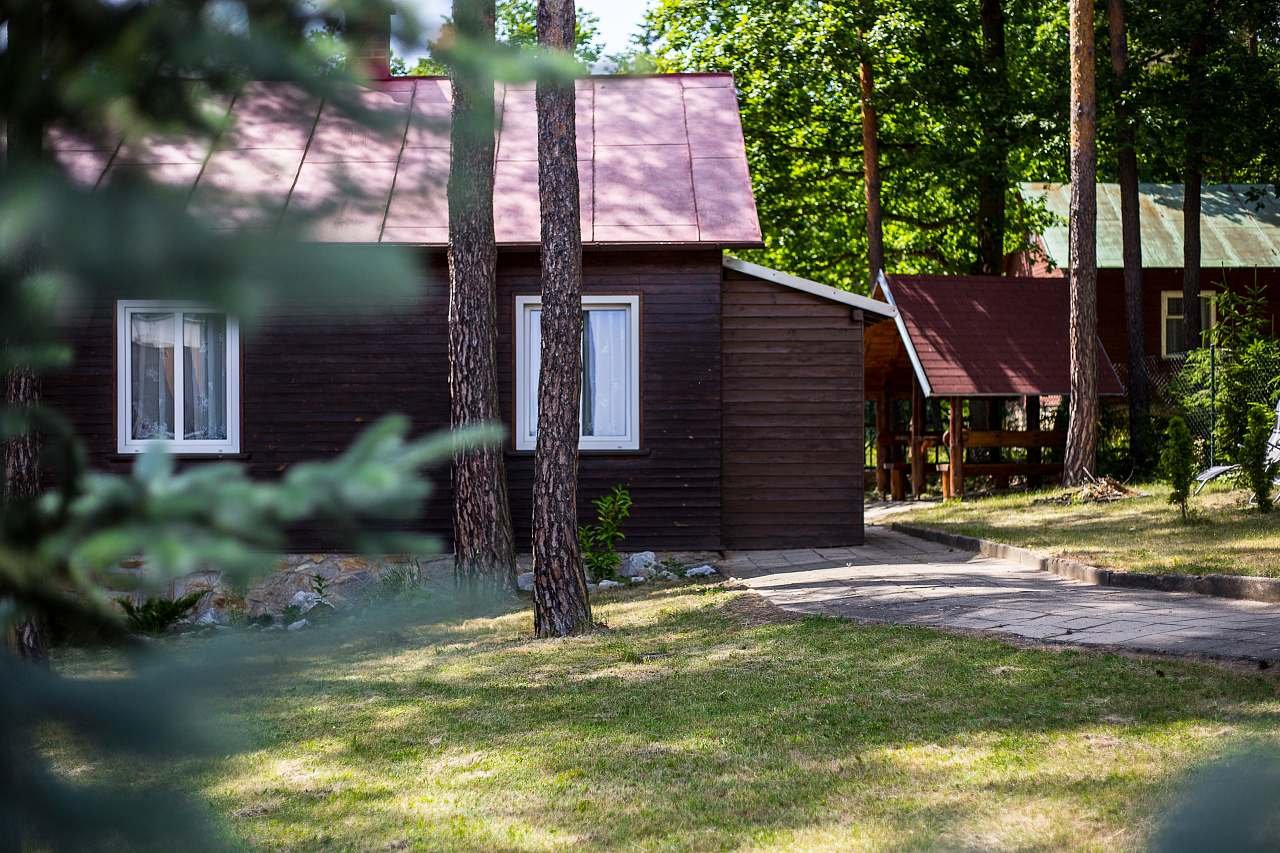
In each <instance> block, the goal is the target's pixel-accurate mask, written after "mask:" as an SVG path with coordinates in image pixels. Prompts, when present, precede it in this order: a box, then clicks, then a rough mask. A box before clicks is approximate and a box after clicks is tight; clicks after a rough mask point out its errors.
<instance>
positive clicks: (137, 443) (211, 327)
mask: <svg viewBox="0 0 1280 853" xmlns="http://www.w3.org/2000/svg"><path fill="white" fill-rule="evenodd" d="M116 369H117V371H118V374H117V381H116V389H117V390H116V393H117V400H116V410H117V417H118V423H117V427H116V429H117V435H118V438H117V447H118V449H119V451H120V452H121V453H141V452H142V451H144V450H146V449H147V448H149V447H153V446H156V445H161V446H163V447H165V448H166V449H168V450H170V451H172V452H175V453H237V452H239V450H240V335H239V329H238V328H237V326H236V322H235V320H233V319H228V318H227V316H226V315H225V314H219V313H217V312H216V311H211V310H209V309H208V308H203V307H201V306H199V305H194V304H190V303H178V302H118V303H116Z"/></svg>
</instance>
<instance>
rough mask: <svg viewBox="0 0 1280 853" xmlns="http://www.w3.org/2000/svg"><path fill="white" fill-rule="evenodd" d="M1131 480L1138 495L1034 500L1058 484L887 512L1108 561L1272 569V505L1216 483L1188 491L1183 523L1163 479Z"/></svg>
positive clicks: (1277, 565)
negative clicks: (1260, 507) (1253, 504)
mask: <svg viewBox="0 0 1280 853" xmlns="http://www.w3.org/2000/svg"><path fill="white" fill-rule="evenodd" d="M1138 488H1139V490H1140V491H1142V492H1144V493H1145V494H1146V497H1138V498H1131V499H1126V500H1122V501H1116V502H1115V503H1109V504H1106V503H1077V504H1060V503H1046V502H1043V501H1042V500H1041V499H1043V498H1045V497H1049V496H1053V495H1060V494H1062V492H1061V491H1060V490H1059V491H1050V492H1033V493H1021V494H1013V495H1005V496H1000V497H990V498H977V499H974V500H966V501H963V502H955V503H948V504H932V505H930V506H929V507H928V508H924V509H920V510H918V511H914V512H908V513H903V514H902V515H897V516H894V517H893V518H892V519H891V520H892V521H905V522H911V523H916V524H922V525H925V526H928V527H934V528H937V529H939V530H946V531H948V532H951V533H959V534H963V535H968V536H978V537H981V538H983V539H992V540H995V541H997V542H1004V543H1006V544H1009V545H1020V546H1022V547H1024V548H1032V549H1034V550H1036V551H1041V552H1043V553H1046V554H1052V555H1054V556H1059V557H1074V558H1076V559H1078V560H1081V561H1083V562H1086V563H1090V564H1092V565H1095V566H1100V567H1102V568H1108V569H1119V570H1122V571H1131V572H1158V573H1178V574H1214V573H1216V574H1224V575H1266V576H1271V577H1280V512H1273V513H1271V514H1269V515H1263V514H1261V513H1259V512H1258V511H1257V510H1256V509H1253V508H1250V507H1248V506H1247V505H1246V504H1247V499H1248V496H1247V494H1246V493H1245V492H1244V491H1241V490H1230V489H1226V488H1218V489H1217V490H1212V489H1211V490H1209V491H1206V492H1204V493H1203V494H1201V495H1200V496H1198V497H1195V498H1192V500H1191V506H1192V511H1193V517H1192V518H1191V520H1190V522H1188V523H1185V524H1184V523H1183V522H1182V520H1181V517H1180V516H1179V514H1178V510H1177V508H1176V507H1174V506H1173V505H1172V504H1170V503H1169V489H1168V487H1167V486H1164V485H1161V484H1148V485H1143V486H1140V487H1138ZM1037 501H1041V502H1037Z"/></svg>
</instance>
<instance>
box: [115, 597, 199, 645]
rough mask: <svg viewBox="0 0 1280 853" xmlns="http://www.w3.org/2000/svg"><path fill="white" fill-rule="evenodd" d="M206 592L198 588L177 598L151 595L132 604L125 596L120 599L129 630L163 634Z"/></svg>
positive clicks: (189, 610)
mask: <svg viewBox="0 0 1280 853" xmlns="http://www.w3.org/2000/svg"><path fill="white" fill-rule="evenodd" d="M206 592H208V590H206V589H198V590H196V591H195V592H192V593H188V594H187V595H184V596H182V598H178V599H168V598H161V597H158V596H152V597H151V598H148V599H147V600H146V601H144V602H142V603H141V604H134V603H133V602H132V601H129V600H128V599H127V598H123V599H121V600H120V606H121V607H122V608H124V616H125V621H126V622H127V623H128V625H129V630H130V631H132V632H133V633H135V634H163V633H164V632H165V631H167V630H169V628H170V627H172V626H173V625H174V623H176V622H177V621H178V620H179V619H181V618H182V617H184V616H186V615H187V614H188V613H190V612H191V608H193V607H195V606H196V605H197V604H199V603H200V599H201V598H203V597H204V594H205V593H206Z"/></svg>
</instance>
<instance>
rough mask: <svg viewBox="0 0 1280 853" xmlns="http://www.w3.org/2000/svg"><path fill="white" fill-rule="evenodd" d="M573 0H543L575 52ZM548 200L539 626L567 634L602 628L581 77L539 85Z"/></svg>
mask: <svg viewBox="0 0 1280 853" xmlns="http://www.w3.org/2000/svg"><path fill="white" fill-rule="evenodd" d="M575 26H576V15H575V9H574V3H573V0H539V2H538V43H539V44H541V45H542V46H543V47H544V48H548V49H551V50H558V51H563V52H565V53H567V54H572V52H573V44H574V29H575ZM536 97H537V108H538V198H539V201H540V203H541V207H542V374H541V377H540V380H539V383H538V443H537V447H536V450H535V454H534V482H533V577H534V580H533V629H534V633H535V634H536V635H537V636H538V637H565V636H569V635H571V634H580V633H583V632H584V631H588V630H590V629H591V628H592V621H591V603H590V600H589V598H588V596H587V579H586V575H585V573H584V572H583V569H582V555H581V554H580V553H579V551H578V431H579V417H580V406H581V398H582V231H581V227H582V226H581V224H580V223H581V211H580V210H579V208H578V153H577V128H576V124H575V120H574V100H575V96H574V82H573V81H572V80H558V79H557V80H549V79H542V80H539V81H538V84H537V95H536Z"/></svg>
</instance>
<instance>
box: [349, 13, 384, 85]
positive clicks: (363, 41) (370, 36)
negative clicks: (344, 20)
mask: <svg viewBox="0 0 1280 853" xmlns="http://www.w3.org/2000/svg"><path fill="white" fill-rule="evenodd" d="M350 43H351V52H352V54H353V56H352V57H351V61H352V65H351V70H352V71H362V72H364V73H365V74H366V75H368V76H369V78H370V79H373V80H390V79H391V16H390V15H385V16H380V17H378V18H377V19H370V20H363V21H360V22H359V24H358V25H357V26H355V27H353V28H352V33H351V39H350Z"/></svg>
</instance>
